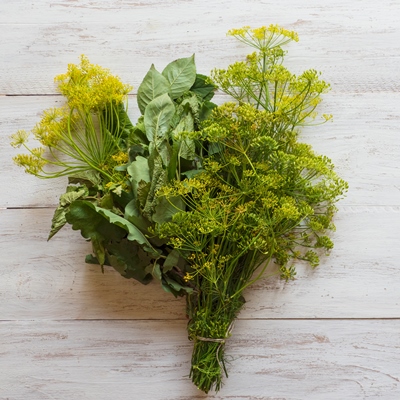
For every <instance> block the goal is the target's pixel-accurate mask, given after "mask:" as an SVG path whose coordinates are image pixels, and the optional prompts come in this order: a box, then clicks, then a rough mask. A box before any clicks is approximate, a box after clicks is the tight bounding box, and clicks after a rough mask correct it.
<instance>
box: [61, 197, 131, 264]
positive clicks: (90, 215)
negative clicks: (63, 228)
mask: <svg viewBox="0 0 400 400" xmlns="http://www.w3.org/2000/svg"><path fill="white" fill-rule="evenodd" d="M65 218H66V220H67V222H68V223H69V224H71V226H72V229H73V230H80V231H81V235H82V236H83V237H84V238H85V239H90V240H91V241H92V246H93V251H94V253H95V256H96V257H97V259H98V261H99V263H100V265H103V264H104V257H105V248H104V246H105V244H106V242H107V241H109V240H114V241H120V240H121V239H122V238H123V237H124V236H126V231H125V230H124V229H122V228H121V227H119V226H117V225H115V224H112V223H110V222H109V221H108V220H107V219H106V218H104V217H103V216H102V215H100V214H99V213H98V212H97V211H96V207H95V206H94V205H93V204H92V203H90V202H89V201H85V200H76V201H74V202H73V203H72V204H71V205H70V206H69V211H68V212H67V213H66V214H65Z"/></svg>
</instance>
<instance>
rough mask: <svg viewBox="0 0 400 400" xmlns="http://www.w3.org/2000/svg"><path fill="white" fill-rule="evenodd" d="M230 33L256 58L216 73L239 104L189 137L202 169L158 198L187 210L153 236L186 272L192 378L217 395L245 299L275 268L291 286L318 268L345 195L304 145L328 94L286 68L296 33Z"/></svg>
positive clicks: (311, 75)
mask: <svg viewBox="0 0 400 400" xmlns="http://www.w3.org/2000/svg"><path fill="white" fill-rule="evenodd" d="M230 34H231V35H233V36H235V37H237V38H238V39H239V40H241V41H243V42H245V43H246V44H248V45H251V46H253V47H255V48H256V49H257V50H258V52H257V53H253V54H251V55H250V56H248V57H247V60H246V62H238V63H234V64H233V65H231V66H229V67H228V68H227V69H226V70H214V71H213V73H212V79H213V83H214V84H216V85H218V86H219V88H220V89H221V90H222V91H224V92H226V93H228V94H230V95H231V96H232V97H233V98H234V99H235V100H236V102H229V103H225V104H223V105H222V106H220V107H217V108H215V109H214V110H213V112H212V114H211V116H210V118H208V119H207V120H205V121H204V122H203V123H202V125H201V129H200V130H199V131H197V132H192V133H190V134H188V137H190V139H192V140H195V142H196V146H197V149H198V154H199V155H200V157H201V165H202V168H201V170H200V171H198V173H197V174H196V175H195V176H193V177H190V178H187V179H184V180H181V181H175V182H173V183H171V184H170V185H167V186H165V187H164V188H161V189H160V190H159V191H158V196H160V197H162V198H166V199H169V198H176V197H177V196H179V197H181V198H182V199H183V201H184V202H185V204H186V209H185V210H184V211H178V212H177V213H175V214H174V215H173V216H172V220H171V221H169V222H165V223H162V224H158V225H157V227H156V232H157V235H158V236H159V237H160V238H165V239H167V240H168V243H169V244H170V245H171V246H173V247H174V249H175V250H178V251H179V253H180V254H181V255H182V257H183V258H184V259H185V260H186V261H187V263H188V265H189V266H188V267H187V271H188V272H187V273H186V275H185V280H186V281H187V282H188V283H190V284H191V285H192V287H193V288H194V290H193V292H191V293H188V294H187V310H188V311H187V312H188V316H189V323H188V333H189V339H190V340H192V341H193V342H194V349H193V355H192V366H191V372H190V376H191V378H192V381H193V382H194V384H195V385H196V386H197V387H198V388H199V389H201V390H203V391H204V392H206V393H207V392H209V391H210V390H211V389H215V390H216V391H218V390H219V389H220V388H221V385H222V378H223V375H224V374H227V372H226V368H225V359H224V346H225V340H226V339H227V338H228V337H229V336H230V335H231V330H232V326H233V322H234V320H235V318H236V317H237V315H238V313H239V312H240V309H241V308H242V306H243V304H244V303H245V300H244V296H243V291H244V290H245V289H246V288H247V287H248V286H250V285H251V284H253V283H254V282H256V281H257V280H258V279H260V278H261V277H262V276H263V274H264V272H265V271H266V268H267V267H268V265H269V264H270V262H274V263H275V264H277V265H278V266H279V272H280V275H281V277H282V278H284V279H286V280H288V279H293V278H294V276H295V274H296V272H295V267H294V264H293V260H295V259H300V260H305V261H307V262H308V263H309V264H310V265H311V266H312V267H316V266H317V265H318V263H319V255H320V253H321V252H323V253H327V252H329V251H330V250H331V249H332V247H333V243H332V241H331V240H330V238H329V237H328V235H327V232H328V231H329V230H332V229H334V224H333V222H332V217H333V215H334V212H335V211H336V208H335V202H336V201H337V200H338V199H339V198H340V197H341V196H342V195H343V194H344V192H345V191H346V190H347V183H346V182H344V181H343V180H342V179H340V178H339V177H338V176H337V174H336V173H335V172H334V169H333V164H332V162H331V161H330V160H329V159H328V158H327V157H325V156H321V155H317V154H316V153H315V152H314V151H313V150H312V148H311V146H310V145H307V144H304V143H300V142H299V141H298V135H299V132H298V127H299V126H303V125H305V124H310V123H311V121H312V120H313V119H315V117H316V114H315V108H316V106H317V105H318V104H319V102H320V100H321V99H320V95H321V94H322V93H324V92H326V91H327V89H328V87H329V86H328V85H327V84H326V83H325V82H324V81H322V80H320V79H319V74H318V73H316V72H315V71H306V72H304V73H303V74H302V75H300V76H298V77H296V76H295V75H293V74H291V73H290V72H289V71H288V70H287V69H286V68H285V67H283V65H282V61H283V55H284V52H283V50H282V49H281V47H280V45H281V44H284V43H286V42H287V41H289V40H296V39H297V35H295V33H293V32H289V31H286V30H284V29H282V28H279V27H277V26H270V27H269V28H259V29H254V30H251V29H250V28H243V29H240V30H233V31H230Z"/></svg>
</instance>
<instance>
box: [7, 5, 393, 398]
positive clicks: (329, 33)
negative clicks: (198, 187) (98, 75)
mask: <svg viewBox="0 0 400 400" xmlns="http://www.w3.org/2000/svg"><path fill="white" fill-rule="evenodd" d="M399 20H400V3H399V2H398V1H393V0H382V1H380V2H376V1H373V0H354V1H351V2H349V1H348V0H333V1H330V2H321V1H319V0H307V1H306V2H298V1H295V0H281V1H279V2H272V1H270V0H240V1H239V0H214V1H209V0H171V1H160V0H140V1H139V0H42V1H27V0H2V1H1V2H0V37H1V40H0V54H1V57H0V161H1V163H0V188H1V189H0V252H1V255H2V263H1V264H0V371H1V374H0V400H27V399H29V400H31V399H32V400H46V399H57V400H58V399H60V400H67V399H68V400H69V399H75V398H76V399H84V400H103V399H104V400H108V399H111V398H112V399H115V400H125V399H131V398H132V399H136V398H137V399H139V398H140V399H144V400H158V399H160V400H161V399H163V400H175V399H177V400H186V399H206V398H209V399H226V400H228V399H235V400H238V399H239V400H240V399H243V400H244V399H246V400H256V399H257V400H260V399H263V400H264V399H274V400H278V399H279V400H283V399H285V400H295V399H296V400H299V399H301V400H303V399H304V400H309V399H311V400H325V399H328V400H330V399H332V400H338V399H340V400H342V399H344V400H346V399H349V400H353V399H384V400H392V399H393V400H397V399H399V398H400V372H399V371H400V369H399V364H400V351H399V349H400V334H399V330H400V325H399V324H400V311H399V310H400V307H399V305H400V291H399V290H398V288H399V286H400V270H399V263H398V260H399V258H400V250H399V248H400V247H399V239H398V227H399V225H400V139H399V137H400V136H399V133H400V132H399V121H400V112H399V106H398V105H399V104H400V84H399V82H400V68H399V67H398V62H399V57H400V41H399V38H400V26H399ZM270 23H279V24H281V25H283V26H285V27H286V28H288V29H294V30H296V31H297V32H298V33H299V36H300V42H299V43H298V44H292V45H290V46H289V48H288V49H289V54H288V58H287V64H288V66H289V68H291V69H292V70H294V71H296V72H300V71H303V70H305V69H307V68H315V69H317V70H321V71H322V72H323V77H324V79H326V80H327V81H328V82H330V83H331V85H332V91H331V92H330V93H329V94H328V95H326V96H325V100H324V102H323V103H322V107H321V112H326V113H332V114H334V122H333V123H328V124H325V125H322V126H319V127H310V128H306V129H304V130H303V132H302V135H303V138H304V141H306V142H308V143H311V144H312V145H313V146H314V148H315V149H316V151H318V152H320V153H322V154H326V155H328V156H329V157H330V158H332V160H333V162H334V163H335V165H336V166H337V171H338V172H339V174H340V175H341V176H342V177H343V178H344V179H346V180H348V181H349V183H350V191H349V193H348V196H347V197H346V199H344V200H343V201H342V202H340V203H339V208H340V211H339V213H338V215H337V217H336V225H337V232H336V233H335V235H334V238H333V239H334V242H335V248H334V250H333V252H332V254H331V256H330V257H328V258H324V259H323V260H322V263H321V265H320V267H318V268H317V269H315V270H314V271H312V270H310V269H308V268H306V267H305V266H303V265H300V266H299V267H298V275H297V279H296V280H295V281H293V282H289V283H287V284H285V283H284V282H282V281H280V280H279V279H277V278H276V277H270V278H269V279H265V280H263V281H260V282H258V283H257V284H256V285H254V286H253V287H252V288H250V289H249V290H248V291H247V293H246V299H247V303H246V305H245V308H244V310H243V311H242V313H241V314H240V317H239V320H238V321H237V323H236V325H235V329H234V332H233V336H232V338H231V339H229V341H228V344H227V350H228V354H229V355H230V356H231V357H232V358H231V360H232V363H231V365H230V368H229V372H230V378H229V379H228V380H226V386H225V387H224V388H223V389H222V391H221V392H220V393H219V394H218V395H216V394H211V395H209V396H205V395H203V394H201V393H200V392H199V391H198V390H196V389H195V388H194V387H193V386H192V384H191V383H190V381H189V379H188V377H187V374H188V371H189V365H190V354H191V343H190V342H188V340H187V334H186V316H185V307H184V301H183V299H174V298H173V297H171V295H169V294H167V293H165V292H163V291H162V290H161V289H160V287H158V285H157V284H156V283H152V284H150V285H148V286H143V285H141V284H139V283H135V282H134V281H130V280H125V279H123V278H122V277H120V275H119V274H117V273H115V272H114V271H113V270H112V269H106V271H105V274H102V273H101V271H100V269H99V267H98V266H94V265H87V264H85V263H84V261H83V260H84V256H85V255H86V254H87V253H88V252H90V244H89V243H86V242H85V241H84V240H83V239H82V238H81V237H80V235H79V233H78V232H73V231H71V230H70V229H69V228H66V229H64V230H63V231H62V232H60V233H59V234H58V235H57V236H56V237H55V238H54V239H53V240H52V241H50V242H49V243H47V242H46V238H47V233H48V229H49V227H50V219H51V216H52V213H53V210H54V207H55V206H56V205H57V203H58V197H59V195H60V194H61V193H62V192H63V190H64V187H65V183H66V180H64V179H60V180H53V181H42V180H38V179H35V178H33V177H31V176H28V175H26V174H23V172H22V170H21V169H19V168H17V167H16V166H14V165H13V164H12V162H11V158H12V156H13V155H15V154H16V153H17V151H16V150H15V149H12V148H11V147H10V146H9V135H11V134H12V133H14V132H15V131H16V130H18V129H27V130H29V129H31V128H32V127H33V126H34V124H35V123H36V122H37V121H38V120H39V118H40V113H41V111H42V110H43V109H46V108H48V107H54V106H58V105H60V104H62V102H63V100H62V98H61V97H60V96H59V95H57V92H56V87H55V85H54V83H53V78H54V76H55V75H57V74H60V73H62V72H64V71H65V69H66V66H67V64H68V63H77V62H78V59H79V55H80V54H82V53H84V54H86V55H87V56H88V57H89V58H90V60H91V61H92V62H94V63H98V64H101V65H102V66H105V67H108V68H110V69H111V70H112V72H113V73H115V74H118V75H119V76H120V77H121V78H122V80H123V81H125V82H129V83H130V84H133V85H134V90H133V92H132V94H131V96H130V99H131V107H130V110H129V113H130V115H131V117H132V120H133V121H135V120H136V118H137V117H138V111H137V108H136V104H135V103H136V98H135V93H136V91H137V87H138V85H139V83H140V82H141V80H142V78H143V77H144V75H145V73H146V72H147V70H148V68H149V67H150V65H151V64H152V63H155V65H156V67H158V68H159V69H162V68H163V67H164V66H165V65H166V64H167V63H169V62H170V61H171V60H173V59H175V58H178V57H186V56H188V55H190V54H193V53H195V54H196V64H197V67H198V71H199V72H201V73H205V74H207V73H209V70H210V69H211V68H212V67H219V68H224V67H226V66H227V65H228V64H229V63H231V62H233V61H235V60H237V59H240V58H242V57H243V56H244V55H245V54H247V53H248V50H247V49H246V48H245V47H243V46H242V45H241V44H240V43H237V42H235V41H234V40H233V39H231V38H226V37H225V32H226V31H227V30H228V29H230V28H233V27H241V26H243V25H251V26H261V25H268V24H270ZM225 100H226V97H224V96H221V95H219V96H217V102H219V103H221V102H223V101H225ZM32 207H33V208H32ZM43 207H44V208H43ZM271 272H273V271H271Z"/></svg>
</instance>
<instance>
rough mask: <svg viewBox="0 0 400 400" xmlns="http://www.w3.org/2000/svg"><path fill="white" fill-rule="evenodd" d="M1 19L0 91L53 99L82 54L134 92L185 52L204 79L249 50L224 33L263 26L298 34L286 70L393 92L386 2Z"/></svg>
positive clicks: (93, 4) (90, 9)
mask: <svg viewBox="0 0 400 400" xmlns="http://www.w3.org/2000/svg"><path fill="white" fill-rule="evenodd" d="M0 18H1V19H0V34H1V37H2V41H1V43H0V54H2V58H1V60H0V94H5V93H8V94H20V93H29V94H43V93H54V91H55V87H54V84H53V83H52V79H53V77H54V75H56V74H59V73H60V71H61V72H62V71H64V69H65V66H66V64H67V63H70V62H77V60H78V56H79V55H80V54H81V53H85V54H87V55H88V56H89V57H90V59H91V60H92V61H93V62H96V63H99V64H101V65H104V66H108V67H110V68H112V70H113V71H114V72H115V73H117V74H119V75H120V76H121V77H122V78H123V79H124V80H127V81H129V82H131V83H132V84H133V85H134V86H135V87H136V88H137V87H138V84H139V83H140V81H141V79H142V78H143V76H144V74H145V72H146V71H147V69H148V68H149V66H150V65H151V63H153V62H154V63H155V64H156V65H158V66H159V67H160V68H162V67H163V66H165V64H166V63H167V62H169V61H171V58H176V57H182V56H188V55H189V54H192V53H196V59H197V64H198V67H199V70H200V71H203V72H204V73H208V71H209V70H210V69H211V68H213V67H224V66H226V65H227V64H228V63H229V62H231V61H233V60H236V59H237V58H238V56H241V55H244V54H246V52H248V51H247V49H245V48H244V47H243V46H241V45H239V44H237V43H236V42H235V41H234V40H233V39H227V38H225V33H226V31H227V30H228V29H230V28H233V27H240V26H242V25H251V26H260V25H268V24H270V23H279V24H281V25H283V26H286V27H287V28H289V29H296V30H297V31H298V32H299V34H300V37H301V42H300V44H298V45H293V46H291V47H290V48H291V57H292V59H291V61H290V64H291V65H293V66H294V68H295V69H296V70H300V69H302V68H306V67H307V68H310V67H313V68H316V69H321V70H322V71H323V72H324V73H325V76H326V78H327V79H328V80H329V81H331V82H332V83H333V84H334V86H335V90H336V91H340V92H355V93H360V92H366V91H373V92H392V91H397V90H398V89H399V83H398V82H399V81H400V79H399V78H400V71H399V69H398V68H397V62H398V54H399V51H400V48H399V46H400V45H399V41H398V37H399V26H398V20H399V18H400V5H399V4H398V3H397V2H393V1H390V0H384V1H381V2H379V3H377V2H376V1H373V0H363V1H361V0H358V1H353V2H352V3H351V5H349V4H348V1H347V0H336V1H334V2H329V3H325V4H321V2H320V1H317V0H310V1H307V5H304V4H303V3H299V2H294V1H293V0H282V1H280V2H279V3H277V4H274V6H273V7H271V4H270V3H269V2H266V1H251V0H247V1H241V0H240V1H239V0H233V1H232V0H216V1H215V0H214V1H204V0H192V1H187V0H181V1H179V0H176V1H174V2H172V3H171V2H155V1H121V0H113V1H99V0H97V1H89V0H85V1H79V2H77V1H69V0H60V1H53V0H45V1H41V2H30V3H29V2H26V1H24V0H19V1H12V0H6V1H4V0H3V1H2V2H1V4H0Z"/></svg>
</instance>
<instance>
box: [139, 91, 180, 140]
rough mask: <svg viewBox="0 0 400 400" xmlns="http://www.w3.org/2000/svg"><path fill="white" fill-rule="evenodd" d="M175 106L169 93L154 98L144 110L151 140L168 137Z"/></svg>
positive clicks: (146, 126)
mask: <svg viewBox="0 0 400 400" xmlns="http://www.w3.org/2000/svg"><path fill="white" fill-rule="evenodd" d="M174 113H175V106H174V103H173V102H172V100H171V98H170V97H169V96H168V94H163V95H161V96H159V97H157V98H155V99H154V100H152V101H151V102H150V103H149V104H148V105H147V107H146V110H145V112H144V126H145V128H146V136H147V139H148V140H149V141H150V142H158V141H160V140H163V139H164V138H165V137H166V134H167V132H168V130H169V128H170V121H171V118H172V117H173V115H174Z"/></svg>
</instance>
